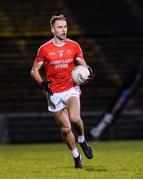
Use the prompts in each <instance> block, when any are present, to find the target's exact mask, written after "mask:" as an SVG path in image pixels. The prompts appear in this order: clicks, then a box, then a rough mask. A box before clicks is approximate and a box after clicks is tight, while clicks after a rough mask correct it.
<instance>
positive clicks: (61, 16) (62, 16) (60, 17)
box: [50, 14, 67, 27]
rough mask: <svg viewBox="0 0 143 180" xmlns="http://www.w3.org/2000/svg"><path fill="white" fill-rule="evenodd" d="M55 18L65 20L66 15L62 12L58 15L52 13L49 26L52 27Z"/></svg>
mask: <svg viewBox="0 0 143 180" xmlns="http://www.w3.org/2000/svg"><path fill="white" fill-rule="evenodd" d="M57 20H64V21H66V20H67V19H66V17H65V16H64V15H63V14H61V15H58V16H57V15H54V16H52V18H51V20H50V26H51V27H53V25H54V24H55V22H56V21H57Z"/></svg>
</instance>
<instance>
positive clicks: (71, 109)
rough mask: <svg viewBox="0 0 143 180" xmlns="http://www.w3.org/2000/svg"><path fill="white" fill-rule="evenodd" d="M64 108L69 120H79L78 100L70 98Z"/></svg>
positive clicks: (74, 97) (75, 97) (73, 97)
mask: <svg viewBox="0 0 143 180" xmlns="http://www.w3.org/2000/svg"><path fill="white" fill-rule="evenodd" d="M66 108H67V110H68V113H69V118H70V120H71V121H78V120H81V117H80V98H79V97H77V96H72V97H70V98H69V100H68V101H67V102H66Z"/></svg>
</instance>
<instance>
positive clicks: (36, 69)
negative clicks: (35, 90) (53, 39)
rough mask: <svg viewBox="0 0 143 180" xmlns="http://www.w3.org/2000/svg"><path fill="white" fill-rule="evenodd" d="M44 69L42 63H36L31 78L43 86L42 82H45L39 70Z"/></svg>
mask: <svg viewBox="0 0 143 180" xmlns="http://www.w3.org/2000/svg"><path fill="white" fill-rule="evenodd" d="M41 67H42V63H37V62H36V61H35V62H34V64H33V67H32V69H31V76H32V77H33V78H34V80H35V81H36V82H37V83H38V84H41V82H42V81H43V79H42V77H41V75H40V73H39V70H40V68H41Z"/></svg>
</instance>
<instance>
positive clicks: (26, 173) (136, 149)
mask: <svg viewBox="0 0 143 180" xmlns="http://www.w3.org/2000/svg"><path fill="white" fill-rule="evenodd" d="M89 144H90V145H91V146H92V147H93V149H94V154H95V156H94V158H93V159H91V160H88V159H86V158H85V157H84V155H83V153H82V152H81V149H79V150H80V152H81V154H82V155H83V162H84V168H83V169H75V168H74V167H73V159H72V156H71V152H69V151H68V149H67V147H66V145H65V144H64V143H58V144H36V145H1V146H0V178H15V179H16V178H34V179H36V178H40V179H42V178H47V179H48V178H66V179H68V178H76V179H79V178H84V179H86V178H88V179H89V178H94V179H95V178H98V179H99V178H110V179H111V178H143V141H105V142H100V141H99V142H96V143H95V142H92V143H89Z"/></svg>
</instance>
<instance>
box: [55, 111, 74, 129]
mask: <svg viewBox="0 0 143 180" xmlns="http://www.w3.org/2000/svg"><path fill="white" fill-rule="evenodd" d="M53 116H54V118H55V120H56V122H57V124H58V125H59V127H60V128H71V124H70V120H69V116H68V112H67V109H66V108H64V109H62V110H60V111H57V112H53Z"/></svg>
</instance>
